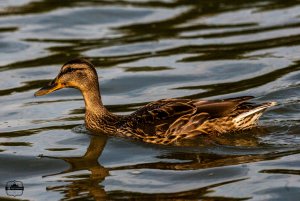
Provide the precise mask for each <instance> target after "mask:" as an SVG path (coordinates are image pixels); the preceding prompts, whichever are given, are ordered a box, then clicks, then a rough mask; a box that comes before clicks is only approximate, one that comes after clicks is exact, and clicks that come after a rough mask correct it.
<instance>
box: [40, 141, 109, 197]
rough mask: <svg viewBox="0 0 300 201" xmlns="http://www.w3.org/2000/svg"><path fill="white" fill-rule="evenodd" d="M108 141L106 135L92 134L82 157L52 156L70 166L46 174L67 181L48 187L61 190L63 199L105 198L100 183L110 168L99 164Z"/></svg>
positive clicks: (52, 189) (51, 189)
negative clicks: (63, 169)
mask: <svg viewBox="0 0 300 201" xmlns="http://www.w3.org/2000/svg"><path fill="white" fill-rule="evenodd" d="M106 141H107V137H105V136H92V137H91V140H90V144H89V147H88V148H87V151H86V153H85V154H84V155H83V156H82V157H51V158H56V159H62V160H64V161H65V162H67V163H68V164H69V165H70V167H69V169H67V170H65V171H63V172H60V173H57V174H52V175H47V176H44V177H49V176H60V182H65V185H61V186H52V187H48V188H47V190H50V191H59V192H61V193H62V194H64V198H63V199H67V200H68V199H74V198H93V199H94V200H102V199H103V198H105V197H106V193H105V191H104V189H103V187H102V186H101V185H100V183H101V182H102V181H103V180H104V178H105V177H106V176H107V175H108V169H106V168H104V167H103V166H101V165H100V164H99V162H98V158H99V157H100V155H101V153H102V151H103V149H104V147H105V144H106ZM86 171H88V173H86ZM81 172H83V173H81Z"/></svg>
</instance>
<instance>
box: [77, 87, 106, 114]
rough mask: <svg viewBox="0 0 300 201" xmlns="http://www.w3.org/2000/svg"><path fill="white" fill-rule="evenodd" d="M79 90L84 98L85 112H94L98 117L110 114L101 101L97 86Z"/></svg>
mask: <svg viewBox="0 0 300 201" xmlns="http://www.w3.org/2000/svg"><path fill="white" fill-rule="evenodd" d="M81 91H82V95H83V98H84V103H85V110H86V114H94V115H96V116H98V118H101V117H104V116H107V115H110V114H111V113H110V112H109V111H108V110H107V109H106V108H105V107H104V105H103V103H102V100H101V96H100V90H99V86H91V87H89V88H88V89H86V90H81Z"/></svg>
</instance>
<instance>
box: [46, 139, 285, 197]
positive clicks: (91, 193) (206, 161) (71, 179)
mask: <svg viewBox="0 0 300 201" xmlns="http://www.w3.org/2000/svg"><path fill="white" fill-rule="evenodd" d="M240 138H242V139H243V140H241V139H240ZM106 141H107V137H105V136H91V139H90V144H89V147H88V148H87V151H86V153H85V154H84V155H83V156H82V157H54V158H56V159H62V160H64V161H65V162H67V163H68V164H69V165H70V167H69V168H68V169H67V170H65V171H63V172H60V173H57V174H52V175H47V176H45V177H53V178H54V180H55V181H56V182H62V183H63V185H57V186H51V187H48V188H47V190H49V191H57V192H60V193H61V194H62V195H63V198H62V199H63V200H70V199H72V200H73V199H92V200H107V199H123V198H124V199H125V198H130V199H135V200H145V199H151V200H161V199H171V198H172V200H185V199H192V198H193V199H194V198H197V199H204V198H209V199H212V200H214V197H211V196H207V194H208V193H209V192H211V191H212V189H213V188H216V187H219V186H223V185H227V184H229V183H235V182H239V181H241V180H244V179H245V178H244V177H243V178H238V179H237V178H234V179H232V180H231V179H230V178H228V180H227V179H226V180H227V181H226V182H224V181H220V180H216V181H215V183H214V184H213V185H211V184H210V185H207V186H204V187H200V188H199V187H198V188H197V187H196V188H195V189H190V190H188V191H179V192H172V193H151V194H148V193H138V192H127V191H126V192H125V191H110V192H106V191H105V190H104V187H103V186H102V185H101V183H102V182H103V180H104V179H105V177H106V176H108V175H109V172H113V171H120V170H125V171H127V170H137V169H140V170H141V169H146V170H147V169H151V170H178V171H184V170H200V169H203V170H205V169H207V168H214V167H222V166H230V165H237V164H244V163H249V162H255V161H263V160H271V159H274V158H277V157H282V156H284V155H289V154H291V153H290V152H277V153H272V154H270V153H269V154H259V153H252V154H251V153H249V151H250V152H251V149H252V148H253V151H255V152H256V151H257V150H259V149H258V148H259V141H258V138H257V137H255V136H253V135H252V137H251V136H248V137H245V136H244V135H242V134H241V135H236V136H235V137H233V136H228V137H219V138H218V139H215V142H216V143H218V144H222V145H219V147H217V149H218V150H219V149H224V150H223V151H222V153H211V152H209V151H207V150H208V149H210V148H211V147H209V146H208V147H206V146H205V147H204V149H205V150H206V151H205V152H203V147H202V148H200V147H199V146H198V148H197V147H193V148H192V149H189V148H191V147H188V148H187V149H186V147H185V148H184V147H168V148H167V147H162V149H163V150H164V152H162V154H161V155H159V156H156V158H160V159H161V161H156V162H147V163H144V162H143V161H141V162H139V163H137V164H132V165H130V164H129V165H124V166H118V167H112V168H105V167H103V166H101V164H99V162H98V160H99V157H100V155H101V153H102V151H103V149H104V147H105V144H106ZM133 144H134V143H133ZM228 147H229V148H228ZM238 147H240V148H241V149H240V150H242V151H241V153H240V154H236V152H237V151H238ZM138 148H139V147H137V149H138ZM145 148H147V146H146V147H145ZM151 148H153V147H151ZM158 148H161V147H158ZM231 149H234V152H235V154H233V153H230V150H231ZM196 150H198V151H196ZM201 150H202V151H201ZM243 150H244V151H245V150H246V152H247V153H243ZM166 151H167V152H168V153H166ZM227 151H228V152H229V153H227ZM52 158H53V157H52ZM174 159H176V160H175V161H176V162H174ZM178 161H179V162H178ZM212 171H213V170H212ZM174 174H175V173H174ZM174 176H176V175H174ZM225 176H226V175H225ZM55 177H57V178H55ZM208 177H209V178H205V177H203V178H201V180H203V181H205V179H211V177H210V176H209V175H208ZM128 196H129V197H128ZM224 199H225V197H224ZM226 199H229V198H227V197H226ZM243 199H244V198H243ZM230 200H239V199H236V198H230Z"/></svg>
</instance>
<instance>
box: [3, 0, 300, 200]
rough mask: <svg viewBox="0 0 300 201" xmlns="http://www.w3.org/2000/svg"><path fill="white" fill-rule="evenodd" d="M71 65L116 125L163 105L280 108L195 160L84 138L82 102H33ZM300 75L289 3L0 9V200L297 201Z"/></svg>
mask: <svg viewBox="0 0 300 201" xmlns="http://www.w3.org/2000/svg"><path fill="white" fill-rule="evenodd" d="M78 56H83V57H88V58H89V59H90V60H91V61H92V62H93V63H94V64H96V65H97V70H98V72H99V74H100V77H101V78H100V80H101V89H102V95H103V100H104V103H105V105H107V106H108V108H109V109H110V110H111V111H112V112H115V113H119V114H127V113H129V112H131V111H134V110H135V109H136V108H137V107H139V106H140V105H143V104H145V103H147V102H150V101H153V100H157V99H162V98H168V97H189V98H207V99H213V98H227V97H233V96H240V95H255V96H256V97H257V98H256V99H255V101H257V102H262V101H270V100H272V101H277V102H279V103H280V104H279V105H278V106H276V107H274V108H273V109H271V110H269V111H268V112H267V113H266V114H265V115H264V116H263V117H262V119H261V127H260V128H258V129H255V130H252V131H249V132H245V133H241V134H236V135H232V134H229V135H225V136H222V137H219V138H217V139H215V140H212V141H209V142H207V141H208V140H205V139H204V140H203V141H202V142H200V140H199V141H193V142H189V143H188V145H189V146H183V147H172V146H155V145H148V144H145V143H140V142H133V141H130V140H125V139H118V138H108V139H106V138H105V137H92V136H90V135H87V134H86V132H85V131H84V129H83V127H82V124H83V119H84V105H83V101H82V97H81V95H80V94H79V92H77V91H75V90H71V89H65V90H61V91H59V92H56V93H53V94H51V95H48V96H45V97H41V98H34V97H33V93H34V92H35V91H36V90H37V89H38V88H39V87H41V86H42V85H44V84H45V83H47V82H48V81H49V80H51V79H52V78H54V76H56V74H57V72H58V70H59V69H60V66H61V65H62V64H63V63H64V62H66V61H67V60H69V59H71V58H74V57H78ZM299 69H300V1H297V0H292V1H290V0H285V1H281V0H280V1H279V0H278V1H277V0H251V1H250V0H249V1H245V0H243V1H240V0H237V1H232V0H209V1H205V0H202V1H194V0H177V1H176V0H154V1H150V0H148V1H147V0H140V1H138V0H128V1H126V0H115V1H109V0H103V1H101V0H92V1H84V0H64V1H60V0H1V1H0V152H1V153H0V199H2V200H5V199H8V197H7V195H6V193H5V190H4V187H5V184H6V182H7V181H10V180H20V181H22V182H23V183H24V186H25V191H24V194H23V196H21V197H16V199H17V198H18V199H28V200H85V199H94V200H102V199H103V200H123V199H134V200H299V196H300V177H299V175H300V146H299V145H300V128H299V125H300V118H299V117H300V114H299V112H300V104H299V102H300V81H299V80H300V79H299V78H300V71H299ZM80 125H81V126H80ZM39 156H44V157H39Z"/></svg>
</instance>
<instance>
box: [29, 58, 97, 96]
mask: <svg viewBox="0 0 300 201" xmlns="http://www.w3.org/2000/svg"><path fill="white" fill-rule="evenodd" d="M91 87H97V88H98V76H97V72H96V70H95V67H94V65H93V64H92V63H90V62H89V61H87V60H85V59H73V60H70V61H68V62H67V63H65V64H64V65H63V66H62V67H61V70H60V72H59V74H58V75H57V76H56V78H54V80H52V81H51V82H50V83H49V84H48V85H46V86H44V87H43V88H41V89H40V90H38V91H37V92H36V93H35V94H34V95H35V96H43V95H46V94H49V93H51V92H53V91H56V90H59V89H62V88H77V89H79V90H81V91H85V90H89V89H91Z"/></svg>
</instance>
